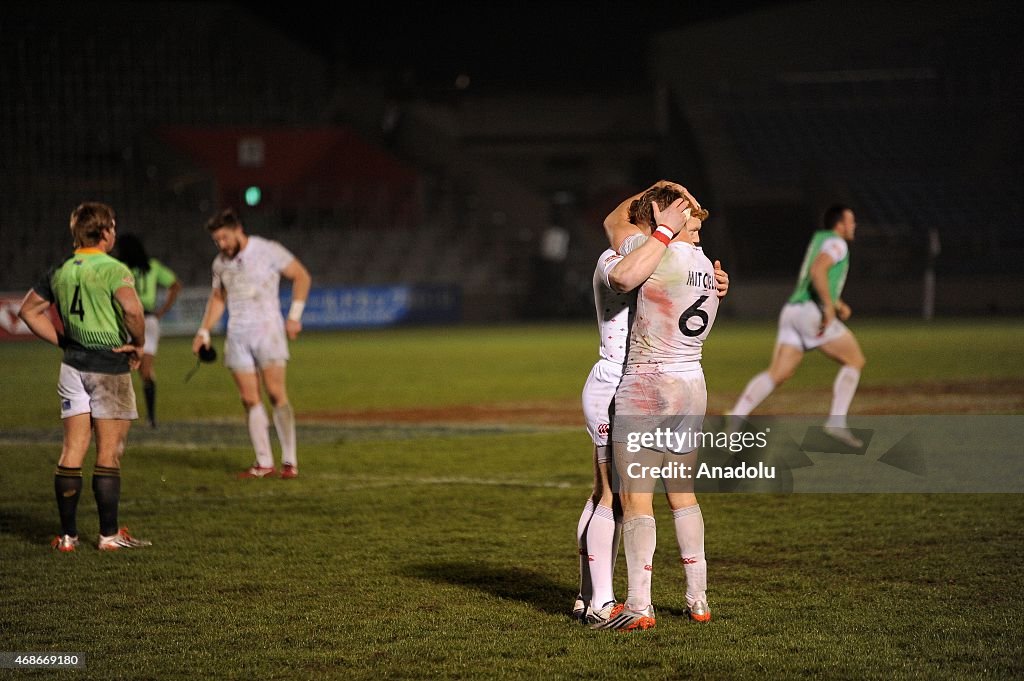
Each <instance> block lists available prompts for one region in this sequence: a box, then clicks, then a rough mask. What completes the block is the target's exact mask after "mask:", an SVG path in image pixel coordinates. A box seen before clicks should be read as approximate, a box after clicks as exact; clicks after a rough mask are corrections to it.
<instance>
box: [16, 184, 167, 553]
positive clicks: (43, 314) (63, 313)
mask: <svg viewBox="0 0 1024 681" xmlns="http://www.w3.org/2000/svg"><path fill="white" fill-rule="evenodd" d="M71 235H72V237H73V238H74V242H75V252H74V255H72V256H71V257H70V258H69V259H68V260H66V261H64V263H63V264H62V265H60V266H59V267H57V268H55V269H54V270H51V272H50V273H49V274H47V276H46V277H44V278H43V279H42V280H41V281H40V282H39V283H38V284H36V286H35V287H34V288H33V289H32V290H31V291H29V292H28V295H26V296H25V300H24V302H22V305H21V310H20V311H19V312H18V315H19V316H20V317H21V319H22V320H23V321H24V322H25V324H26V325H27V326H28V328H29V329H31V330H32V333H34V334H35V335H36V336H38V337H39V338H41V339H43V340H44V341H46V342H48V343H50V344H52V345H55V346H57V347H60V348H62V349H63V350H64V358H63V361H62V363H61V365H60V379H59V383H58V384H57V394H58V396H59V397H60V414H61V419H62V421H63V425H64V447H63V450H62V451H61V456H60V462H59V463H58V464H57V472H56V474H55V476H54V480H53V487H54V492H55V495H56V498H57V511H58V513H59V515H60V524H61V534H60V536H58V537H57V538H55V539H54V540H53V542H52V544H53V547H54V548H56V549H58V550H60V551H62V552H71V551H74V550H75V549H76V548H77V547H78V544H79V540H78V526H77V517H78V500H79V498H80V497H81V495H82V464H83V463H84V461H85V456H86V453H87V452H88V450H89V443H90V440H91V439H92V434H93V432H95V433H96V466H95V468H94V469H93V475H92V491H93V495H94V496H95V498H96V508H97V510H98V511H99V517H100V538H99V544H98V546H99V548H100V549H101V550H105V551H110V550H118V549H123V548H135V547H139V546H148V545H149V544H150V542H147V541H142V540H139V539H135V538H133V537H132V536H131V535H130V534H128V532H127V530H126V529H124V528H120V529H119V528H118V522H117V521H118V518H117V511H118V504H119V502H120V498H121V457H122V455H123V454H124V443H125V437H126V436H127V434H128V428H129V426H130V425H131V422H132V420H134V419H135V418H137V416H138V414H137V413H136V410H135V391H134V389H133V388H132V379H131V373H130V372H131V370H132V369H135V368H138V366H139V362H140V360H141V357H142V349H143V346H144V345H145V325H144V322H143V318H142V303H141V302H140V301H139V296H138V295H137V294H136V293H135V281H134V279H133V278H132V274H131V272H129V271H128V268H127V267H125V266H124V265H123V264H122V263H120V262H118V261H117V260H115V259H113V258H112V257H110V255H109V253H110V250H111V249H112V248H113V247H114V242H115V240H116V238H117V230H116V224H115V220H114V211H113V209H112V208H111V207H110V206H107V205H105V204H102V203H83V204H81V205H80V206H78V207H77V208H76V209H75V210H74V212H73V213H72V214H71ZM51 304H53V305H56V307H57V313H58V315H59V316H60V319H61V322H62V325H63V327H64V329H63V333H58V331H57V329H56V327H55V326H54V325H53V323H52V322H51V321H50V317H49V309H50V305H51Z"/></svg>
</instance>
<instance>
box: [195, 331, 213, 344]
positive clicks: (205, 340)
mask: <svg viewBox="0 0 1024 681" xmlns="http://www.w3.org/2000/svg"><path fill="white" fill-rule="evenodd" d="M196 335H197V336H199V337H200V338H201V339H202V340H203V343H205V344H207V345H208V344H209V343H210V330H209V329H199V330H198V331H196Z"/></svg>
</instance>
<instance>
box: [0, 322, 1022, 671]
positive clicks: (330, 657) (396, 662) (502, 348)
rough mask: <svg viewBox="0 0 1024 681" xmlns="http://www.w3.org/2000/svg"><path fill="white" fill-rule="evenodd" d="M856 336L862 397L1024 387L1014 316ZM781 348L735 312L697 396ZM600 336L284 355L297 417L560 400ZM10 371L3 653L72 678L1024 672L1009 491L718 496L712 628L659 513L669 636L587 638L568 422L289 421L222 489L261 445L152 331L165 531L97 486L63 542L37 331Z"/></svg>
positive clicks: (152, 497)
mask: <svg viewBox="0 0 1024 681" xmlns="http://www.w3.org/2000/svg"><path fill="white" fill-rule="evenodd" d="M979 329H980V330H979ZM855 330H856V332H857V334H858V336H859V337H860V339H861V342H862V345H863V346H864V348H865V352H866V354H867V355H868V358H869V366H868V370H867V371H866V372H865V378H864V385H865V387H866V388H867V389H870V388H872V387H876V388H884V389H892V390H894V391H896V392H897V393H898V392H899V391H900V390H903V389H906V390H907V391H908V392H911V391H921V388H920V387H919V386H920V385H925V386H927V385H931V384H933V383H940V382H953V383H965V384H966V383H970V382H971V381H973V380H975V379H978V380H981V379H984V380H992V381H1002V382H1003V383H1004V384H1005V383H1006V382H1007V381H1009V382H1012V381H1015V380H1024V366H1022V360H1021V358H1020V354H1019V350H1018V349H1017V345H1018V340H1019V338H1020V337H1021V331H1022V330H1024V325H1021V324H1019V323H1018V324H1011V323H996V322H981V323H979V322H977V321H972V323H971V325H970V326H969V327H968V326H965V325H960V324H956V323H943V324H937V325H931V326H929V325H923V324H900V325H894V324H889V323H882V322H873V323H864V324H861V325H858V326H855ZM773 338H774V330H773V328H772V327H771V326H769V325H763V324H757V325H754V324H750V325H747V324H744V325H737V324H731V323H729V322H728V320H722V321H721V323H720V327H719V328H716V330H715V332H714V334H713V335H712V338H711V341H709V344H708V347H707V350H706V361H705V370H706V373H707V375H708V383H709V388H710V390H711V391H712V393H713V394H715V393H716V392H720V393H723V394H724V395H725V397H721V398H720V400H724V401H728V400H731V399H732V398H733V397H735V394H736V393H737V392H738V391H739V390H740V389H741V388H742V386H743V384H744V382H745V381H746V380H747V379H748V378H749V377H750V376H751V375H752V374H753V373H755V372H756V371H758V370H760V369H761V368H763V366H762V365H763V364H764V363H766V361H767V358H768V355H769V352H770V350H771V344H772V341H773ZM595 345H596V338H595V334H594V332H593V330H592V329H591V328H590V327H589V326H584V325H573V326H568V327H561V326H523V327H494V328H471V327H466V328H457V329H415V330H399V331H388V332H360V333H345V334H310V335H308V336H306V337H305V338H303V339H302V341H301V342H299V343H296V344H294V345H293V347H292V350H293V362H292V364H291V366H290V369H289V370H290V372H291V385H292V393H293V401H294V402H295V403H296V406H297V409H298V410H299V412H300V414H301V413H302V412H303V411H307V412H311V411H320V410H323V411H329V410H334V409H337V410H353V409H369V408H392V409H394V408H404V407H417V406H439V405H440V406H445V405H450V406H458V405H472V404H501V403H516V402H531V401H538V402H542V403H548V402H553V401H569V400H575V399H577V397H578V392H579V389H580V387H581V385H582V382H583V379H584V377H585V375H586V372H587V371H588V370H589V366H590V365H591V363H592V362H593V359H594V349H595ZM0 359H2V361H3V366H4V367H5V369H4V371H3V374H2V379H0V380H2V385H0V388H2V392H0V409H2V412H0V433H4V434H6V436H0V587H2V594H3V597H2V598H0V650H6V651H73V652H81V653H84V654H85V655H86V662H87V668H86V669H85V670H84V671H83V670H79V671H73V672H64V673H63V674H62V675H61V676H62V677H64V676H66V677H69V678H71V677H74V678H83V679H85V678H97V679H109V678H126V679H140V678H159V679H164V678H180V679H206V678H210V679H213V678H237V679H265V678H267V679H269V678H277V679H307V678H308V679H321V678H365V677H375V678H380V677H394V678H422V677H426V676H448V677H493V676H499V675H507V676H518V677H527V678H529V677H545V678H547V677H550V678H569V677H572V678H580V677H587V678H611V677H618V678H622V677H624V676H628V675H642V676H651V677H670V678H713V679H743V678H751V679H754V678H757V679H762V678H793V677H805V678H823V677H824V678H829V677H839V678H857V679H868V678H878V679H890V678H921V679H932V678H964V677H972V678H1020V677H1021V676H1022V675H1024V662H1022V657H1024V656H1022V651H1024V596H1022V595H1021V592H1022V588H1024V567H1022V563H1021V561H1020V559H1019V556H1020V555H1021V554H1022V552H1024V529H1022V528H1024V497H1021V496H1018V495H820V496H818V495H792V496H769V495H705V496H704V497H702V499H701V506H702V509H703V512H704V518H705V523H706V528H707V553H708V562H709V572H710V576H709V581H710V589H709V596H710V600H711V605H712V609H713V612H714V620H713V621H712V622H711V623H710V624H709V625H703V626H702V625H696V624H692V623H688V622H687V621H686V620H685V618H684V617H683V607H684V605H685V603H684V598H683V589H682V587H683V580H682V570H681V568H680V567H679V565H678V560H676V558H675V555H676V549H675V541H674V538H673V532H672V526H671V517H670V515H669V514H668V513H667V512H666V509H665V506H664V504H662V503H658V504H656V506H657V516H658V524H659V528H660V529H661V532H660V533H659V534H660V537H659V539H660V541H659V547H658V552H657V554H656V556H655V578H654V601H655V604H656V607H658V626H657V628H656V629H655V630H653V631H650V632H643V633H636V634H618V633H614V632H591V631H589V630H586V629H583V628H581V627H579V626H578V625H574V624H573V623H572V622H570V620H569V618H568V615H567V612H568V610H569V608H570V606H571V603H572V599H573V597H574V595H575V592H576V569H577V568H576V555H575V545H574V537H573V533H574V530H575V528H576V520H577V518H578V515H579V511H580V508H581V507H582V505H583V502H584V501H585V499H586V496H587V494H588V489H589V485H590V471H589V468H588V467H589V462H588V456H589V447H590V445H589V442H588V440H587V437H586V435H585V433H584V432H583V431H582V428H581V427H573V428H566V429H557V428H556V429H551V428H530V427H519V428H513V429H509V430H508V431H506V432H503V431H501V430H500V429H495V428H490V427H483V426H480V427H476V428H467V429H461V430H460V429H458V428H447V429H446V428H428V427H425V426H419V425H416V424H404V425H396V426H393V427H383V426H382V427H377V428H366V427H357V426H352V425H341V424H339V425H334V426H326V425H325V426H316V427H314V426H313V425H305V426H300V446H301V451H300V456H301V462H302V465H301V471H302V477H300V478H299V479H297V480H292V481H282V480H258V481H238V480H235V479H234V478H233V474H234V473H235V472H236V471H238V470H240V469H241V468H243V467H244V466H245V465H247V464H248V462H249V461H250V460H251V452H250V451H249V448H248V446H246V444H245V433H244V428H243V426H242V421H241V410H240V408H239V407H238V404H237V399H236V396H235V394H234V391H233V388H232V386H231V383H230V378H229V376H228V375H227V373H226V372H225V371H224V370H223V368H221V367H204V369H203V370H202V371H201V372H200V373H199V374H198V375H197V376H196V377H195V378H194V379H193V381H192V383H190V384H188V385H185V384H183V383H182V381H181V377H182V376H183V375H184V373H185V371H186V370H187V369H188V368H189V366H190V365H191V360H190V358H189V356H188V354H187V350H186V346H185V342H184V341H182V340H168V341H166V342H165V343H164V345H163V347H162V350H161V357H160V360H159V364H158V370H159V372H160V410H161V417H162V420H163V421H164V422H165V423H166V424H167V425H166V426H165V427H164V428H162V429H161V430H160V431H158V432H157V433H156V434H149V433H143V429H142V428H141V427H139V426H137V427H136V430H135V431H134V443H132V444H130V446H129V452H128V454H127V457H126V460H125V463H124V478H123V485H124V487H123V494H122V498H123V501H122V509H121V515H122V521H123V522H124V523H126V524H127V525H129V526H130V527H131V528H132V531H133V532H134V533H135V534H137V535H139V536H141V537H144V538H148V539H151V540H153V542H154V546H152V547H151V548H147V549H142V550H137V551H131V552H122V553H119V554H112V555H111V554H100V553H99V552H98V551H96V550H95V547H94V542H95V536H96V533H97V530H98V523H97V520H96V516H95V506H94V504H93V500H92V494H91V492H90V491H88V484H87V485H86V491H85V493H84V495H83V499H82V503H81V506H80V509H79V517H80V520H79V526H80V530H81V533H82V536H83V539H84V544H85V546H83V548H81V549H80V550H79V551H78V552H76V553H75V554H71V555H59V554H56V553H55V552H53V551H51V550H50V549H49V547H48V545H47V543H48V540H49V539H50V538H51V537H52V536H53V535H54V534H55V533H56V531H57V518H56V511H55V509H54V507H53V499H52V494H53V493H52V471H53V464H54V463H55V461H56V456H57V453H58V450H59V447H58V446H56V445H55V444H54V443H53V440H54V439H55V434H56V432H57V431H58V422H57V417H56V406H57V405H56V398H55V395H54V383H55V381H56V369H57V361H58V360H57V356H56V354H55V352H50V351H49V350H48V348H46V347H45V346H43V345H42V344H41V343H33V344H25V345H17V346H14V345H11V346H0ZM819 360H821V358H819V357H816V356H812V357H809V358H808V360H807V364H808V366H806V367H805V370H804V371H803V372H802V373H801V374H799V375H798V377H797V378H796V379H795V380H794V382H793V384H792V386H787V387H786V388H784V389H783V391H785V390H789V389H791V390H792V394H794V395H798V396H802V395H806V400H807V404H809V405H810V404H820V402H821V400H823V399H825V400H827V394H828V391H829V390H830V387H831V379H832V376H833V375H834V367H833V366H831V365H830V364H829V363H827V362H825V361H819ZM140 397H141V395H140ZM783 397H784V396H783ZM773 398H774V396H773ZM800 399H805V398H804V397H801V398H800ZM858 399H860V398H858ZM857 404H858V402H855V404H854V406H855V411H856V407H857ZM208 419H220V420H223V419H228V423H229V424H234V425H227V426H225V425H219V424H216V423H210V422H209V420H208ZM44 439H45V440H46V441H45V442H42V440H44ZM87 483H88V481H87ZM616 588H617V593H618V594H620V595H624V594H625V569H624V559H622V558H621V557H620V568H619V573H618V580H617V582H616ZM4 673H6V674H7V675H10V676H12V677H13V676H17V678H22V677H25V678H36V677H40V676H45V675H46V674H48V672H27V671H22V672H4ZM0 675H2V674H0ZM5 678H6V677H5Z"/></svg>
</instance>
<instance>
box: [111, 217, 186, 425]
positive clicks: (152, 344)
mask: <svg viewBox="0 0 1024 681" xmlns="http://www.w3.org/2000/svg"><path fill="white" fill-rule="evenodd" d="M117 259H118V260H120V261H121V262H123V263H124V264H125V265H128V267H129V268H130V269H131V271H132V276H133V277H135V291H136V292H137V293H138V294H139V300H141V301H142V309H143V310H144V311H145V314H146V347H145V348H143V350H142V365H141V366H140V367H139V375H140V376H141V377H142V392H143V394H144V395H145V396H146V416H147V417H148V419H149V426H150V427H151V428H156V372H155V371H154V370H153V364H154V362H155V361H156V351H157V347H158V346H159V345H160V320H161V319H163V316H164V315H165V314H167V312H168V311H169V310H170V309H171V308H172V307H174V301H175V300H177V299H178V294H179V293H180V292H181V282H180V281H178V276H177V275H176V274H174V272H173V271H172V270H171V269H170V268H169V267H167V266H166V265H164V264H163V263H162V262H160V261H159V260H157V259H156V258H151V257H149V254H148V253H147V252H146V247H145V246H144V245H143V243H142V239H140V238H139V237H137V236H135V235H134V234H124V235H122V236H121V237H120V238H119V239H118V240H117ZM159 288H165V289H167V297H166V298H165V299H164V302H163V305H161V306H160V309H157V307H156V296H157V290H158V289H159Z"/></svg>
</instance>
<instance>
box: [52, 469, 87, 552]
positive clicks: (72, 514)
mask: <svg viewBox="0 0 1024 681" xmlns="http://www.w3.org/2000/svg"><path fill="white" fill-rule="evenodd" d="M53 491H54V493H55V494H56V495H57V512H58V513H59V514H60V533H61V535H65V534H70V535H71V536H72V537H77V536H78V522H77V520H78V500H79V499H81V498H82V469H81V468H66V467H64V466H57V473H56V474H55V475H54V476H53Z"/></svg>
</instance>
